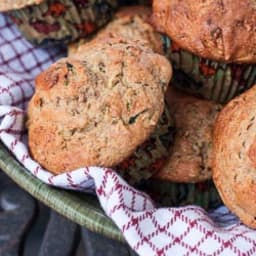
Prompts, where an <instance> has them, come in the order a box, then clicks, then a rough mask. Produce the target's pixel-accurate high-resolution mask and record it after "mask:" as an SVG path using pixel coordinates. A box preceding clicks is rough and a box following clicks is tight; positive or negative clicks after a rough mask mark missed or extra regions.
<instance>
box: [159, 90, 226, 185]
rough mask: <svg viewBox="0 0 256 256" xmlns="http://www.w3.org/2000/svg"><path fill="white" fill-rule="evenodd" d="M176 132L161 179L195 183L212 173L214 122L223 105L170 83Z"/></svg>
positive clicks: (210, 175) (170, 100)
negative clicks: (171, 85) (198, 96)
mask: <svg viewBox="0 0 256 256" xmlns="http://www.w3.org/2000/svg"><path fill="white" fill-rule="evenodd" d="M166 99H167V102H168V104H169V105H170V111H171V114H172V115H173V118H174V123H175V128H176V133H175V137H174V143H173V146H172V151H171V152H170V155H169V158H168V160H167V162H166V164H165V165H164V167H163V168H162V169H161V170H160V171H159V172H158V173H157V174H156V177H157V178H158V179H162V180H170V181H174V182H187V183H195V182H201V181H204V180H206V179H210V178H211V177H212V135H213V134H212V133H213V125H214V122H215V119H216V117H217V114H218V112H219V110H220V109H221V105H219V104H216V103H214V102H211V101H207V100H202V99H198V98H196V97H193V96H190V95H187V94H184V93H182V92H179V91H177V90H176V89H175V88H173V87H170V88H169V90H168V93H167V96H166Z"/></svg>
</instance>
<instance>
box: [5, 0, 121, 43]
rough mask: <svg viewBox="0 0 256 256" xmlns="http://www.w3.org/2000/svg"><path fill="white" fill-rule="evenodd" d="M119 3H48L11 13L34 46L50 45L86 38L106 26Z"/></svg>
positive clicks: (94, 0) (92, 0) (115, 0)
mask: <svg viewBox="0 0 256 256" xmlns="http://www.w3.org/2000/svg"><path fill="white" fill-rule="evenodd" d="M117 6H118V0H45V1H43V2H42V3H41V4H38V5H31V6H27V7H24V8H22V9H19V10H12V11H9V12H8V14H9V16H10V17H11V18H12V20H13V21H14V23H15V24H16V25H17V26H18V28H19V29H20V31H21V32H22V33H23V35H24V36H25V37H26V38H27V39H28V40H29V41H30V42H32V43H34V44H36V45H40V46H48V45H49V44H56V43H64V44H66V43H69V42H72V41H74V40H76V39H78V38H81V37H86V36H88V35H90V34H92V33H93V32H95V31H96V30H97V29H98V28H100V27H102V26H103V25H104V24H106V23H107V22H108V21H109V20H110V19H111V17H112V15H113V13H114V11H115V9H116V8H117Z"/></svg>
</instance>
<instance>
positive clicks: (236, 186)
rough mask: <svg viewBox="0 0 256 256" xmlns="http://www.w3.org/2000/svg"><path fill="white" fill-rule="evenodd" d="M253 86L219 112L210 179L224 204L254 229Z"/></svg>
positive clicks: (255, 130)
mask: <svg viewBox="0 0 256 256" xmlns="http://www.w3.org/2000/svg"><path fill="white" fill-rule="evenodd" d="M255 110H256V86H254V87H252V88H251V89H250V90H248V91H246V92H245V93H243V94H241V95H240V96H239V97H237V98H235V99H234V100H232V101H231V102H230V103H229V104H228V105H227V106H225V107H224V108H223V110H222V111H221V113H220V115H219V117H218V119H217V122H216V125H215V129H214V150H213V179H214V182H215V185H216V187H217V189H218V191H219V193H220V196H221V198H222V200H223V201H224V203H225V205H226V206H227V207H228V208H229V209H230V210H231V211H232V212H234V213H235V214H236V215H237V216H238V217H239V218H240V219H241V221H242V222H243V223H244V224H246V225H248V226H249V227H251V228H254V229H255V228H256V218H255V216H256V196H255V195H256V183H255V180H256V136H255V135H256V111H255Z"/></svg>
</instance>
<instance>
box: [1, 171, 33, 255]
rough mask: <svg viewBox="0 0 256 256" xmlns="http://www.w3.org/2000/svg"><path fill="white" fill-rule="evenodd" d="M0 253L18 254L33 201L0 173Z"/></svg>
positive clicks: (27, 225) (28, 221) (31, 217)
mask: <svg viewBox="0 0 256 256" xmlns="http://www.w3.org/2000/svg"><path fill="white" fill-rule="evenodd" d="M0 188H1V189H0V255H3V256H16V255H20V252H21V250H22V246H23V238H24V235H25V233H26V232H27V229H28V228H29V224H30V222H31V221H32V219H33V215H34V210H35V202H34V200H33V199H32V197H30V196H29V195H28V194H27V193H26V192H24V191H23V190H21V189H19V188H18V187H17V186H16V185H14V184H13V183H12V182H10V181H9V180H8V179H7V178H6V176H4V175H3V174H2V173H1V175H0Z"/></svg>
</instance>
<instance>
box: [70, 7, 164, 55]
mask: <svg viewBox="0 0 256 256" xmlns="http://www.w3.org/2000/svg"><path fill="white" fill-rule="evenodd" d="M150 16H151V9H150V8H149V7H146V6H130V7H124V8H122V9H121V10H120V11H118V12H117V13H116V14H115V16H114V18H113V20H112V21H111V22H109V23H108V24H107V25H106V26H105V27H104V28H103V29H102V30H100V31H99V32H98V33H97V35H96V36H95V37H94V38H93V41H99V40H105V41H107V40H108V39H110V40H111V38H113V37H122V38H125V39H128V40H134V41H141V42H143V43H144V44H147V45H148V47H150V48H151V49H152V50H153V51H154V52H157V53H159V54H164V48H163V42H162V39H161V35H160V34H159V33H157V32H156V31H155V30H154V28H153V27H152V25H151V24H150V23H149V20H150ZM87 42H88V40H86V39H85V40H83V39H82V40H80V41H79V42H77V43H73V44H71V45H70V46H69V55H70V56H71V55H73V54H77V56H78V57H81V56H82V55H83V45H84V44H86V43H87Z"/></svg>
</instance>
